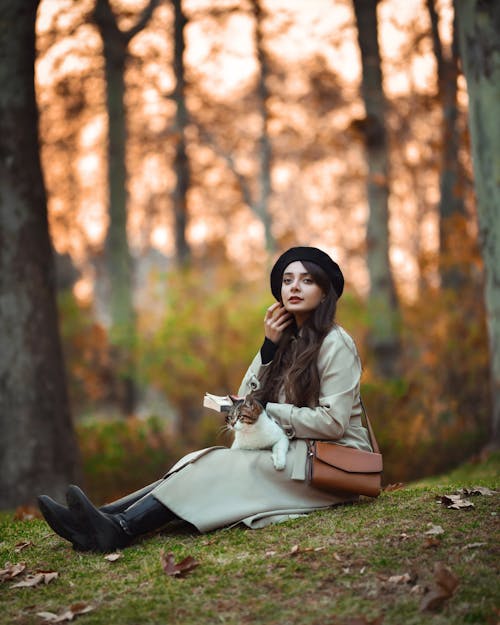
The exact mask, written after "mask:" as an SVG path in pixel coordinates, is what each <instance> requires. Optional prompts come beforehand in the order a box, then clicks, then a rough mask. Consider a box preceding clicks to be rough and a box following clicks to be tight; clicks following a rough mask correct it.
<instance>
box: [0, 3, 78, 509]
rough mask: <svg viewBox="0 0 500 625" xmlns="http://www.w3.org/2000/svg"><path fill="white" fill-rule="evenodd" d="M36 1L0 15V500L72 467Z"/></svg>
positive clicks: (74, 456) (27, 498)
mask: <svg viewBox="0 0 500 625" xmlns="http://www.w3.org/2000/svg"><path fill="white" fill-rule="evenodd" d="M37 7H38V0H11V1H10V2H7V1H6V0H4V1H3V2H2V19H1V21H0V59H1V63H0V83H1V85H2V97H1V98H0V154H1V159H0V216H1V231H0V332H1V333H0V462H1V468H0V507H1V508H13V507H15V506H17V505H20V504H26V503H32V502H33V501H34V499H35V497H36V495H37V494H40V493H49V494H51V495H52V496H54V497H58V498H62V497H63V495H64V492H65V489H66V486H67V484H68V482H72V481H75V480H76V479H78V476H79V461H78V459H79V453H78V447H77V443H76V437H75V433H74V430H73V425H72V421H71V415H70V409H69V403H68V396H67V390H66V381H65V372H64V365H63V359H62V351H61V345H60V338H59V330H58V321H57V308H56V300H55V270H54V259H53V256H52V251H51V246H50V238H49V230H48V221H47V207H46V197H45V188H44V183H43V177H42V171H41V166H40V157H39V151H38V146H39V143H38V111H37V106H36V100H35V88H34V63H35V20H36V11H37Z"/></svg>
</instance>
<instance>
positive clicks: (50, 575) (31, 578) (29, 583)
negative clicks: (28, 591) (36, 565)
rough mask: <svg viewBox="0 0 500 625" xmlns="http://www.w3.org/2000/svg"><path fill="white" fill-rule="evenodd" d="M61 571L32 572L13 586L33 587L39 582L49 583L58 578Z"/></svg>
mask: <svg viewBox="0 0 500 625" xmlns="http://www.w3.org/2000/svg"><path fill="white" fill-rule="evenodd" d="M58 577H59V573H56V572H55V571H38V572H37V573H30V574H29V575H26V577H25V578H24V579H23V580H22V581H21V582H17V584H12V586H11V588H32V587H33V586H38V585H39V584H49V583H50V582H51V581H52V580H53V579H57V578H58Z"/></svg>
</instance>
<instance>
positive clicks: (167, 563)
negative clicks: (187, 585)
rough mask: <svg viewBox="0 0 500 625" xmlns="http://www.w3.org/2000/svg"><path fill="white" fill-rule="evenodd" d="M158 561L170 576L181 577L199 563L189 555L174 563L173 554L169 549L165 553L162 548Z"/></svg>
mask: <svg viewBox="0 0 500 625" xmlns="http://www.w3.org/2000/svg"><path fill="white" fill-rule="evenodd" d="M160 562H161V566H162V568H163V570H164V571H165V573H166V574H167V575H169V576H170V577H182V576H183V575H186V574H187V573H189V572H191V571H192V570H193V569H195V568H196V567H197V566H198V565H199V562H197V561H196V560H195V559H194V558H192V557H191V556H188V557H187V558H184V560H181V561H180V562H178V563H177V564H176V563H175V557H174V554H173V553H172V552H171V551H169V552H168V553H167V554H165V552H164V551H163V549H162V550H161V552H160Z"/></svg>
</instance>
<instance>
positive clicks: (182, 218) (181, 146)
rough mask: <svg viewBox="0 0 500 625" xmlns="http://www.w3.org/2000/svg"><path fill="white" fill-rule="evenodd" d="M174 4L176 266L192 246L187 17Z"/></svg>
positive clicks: (177, 0) (177, 1) (183, 261)
mask: <svg viewBox="0 0 500 625" xmlns="http://www.w3.org/2000/svg"><path fill="white" fill-rule="evenodd" d="M172 3H173V5H174V74H175V88H174V93H173V100H174V102H175V104H176V107H177V108H176V114H175V121H176V137H177V139H176V146H175V158H174V171H175V175H176V183H175V189H174V194H173V205H174V217H175V250H176V256H177V262H178V264H179V265H186V264H188V263H189V261H190V259H191V249H190V247H189V244H188V241H187V238H186V228H187V223H188V209H187V193H188V190H189V186H190V169H189V159H188V156H187V152H186V128H187V125H188V123H189V116H188V112H187V108H186V100H185V86H186V77H185V68H184V50H185V48H186V42H185V36H184V29H185V26H186V24H187V18H186V16H185V15H184V13H183V11H182V0H172Z"/></svg>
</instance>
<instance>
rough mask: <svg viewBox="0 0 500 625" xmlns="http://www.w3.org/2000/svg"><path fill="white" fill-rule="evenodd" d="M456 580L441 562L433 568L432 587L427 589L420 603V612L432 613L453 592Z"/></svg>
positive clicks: (456, 583) (456, 584)
mask: <svg viewBox="0 0 500 625" xmlns="http://www.w3.org/2000/svg"><path fill="white" fill-rule="evenodd" d="M457 586H458V578H457V577H456V576H455V575H453V573H452V572H451V571H450V569H448V568H447V567H446V566H445V565H444V564H443V563H442V562H437V563H436V565H435V567H434V585H433V586H432V587H431V588H429V589H428V591H427V592H426V594H425V595H424V597H423V598H422V601H421V603H420V611H421V612H426V611H434V610H439V608H440V607H441V606H442V605H443V604H444V602H445V601H446V600H447V599H449V598H450V597H451V596H452V595H453V593H454V592H455V589H456V587H457Z"/></svg>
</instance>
